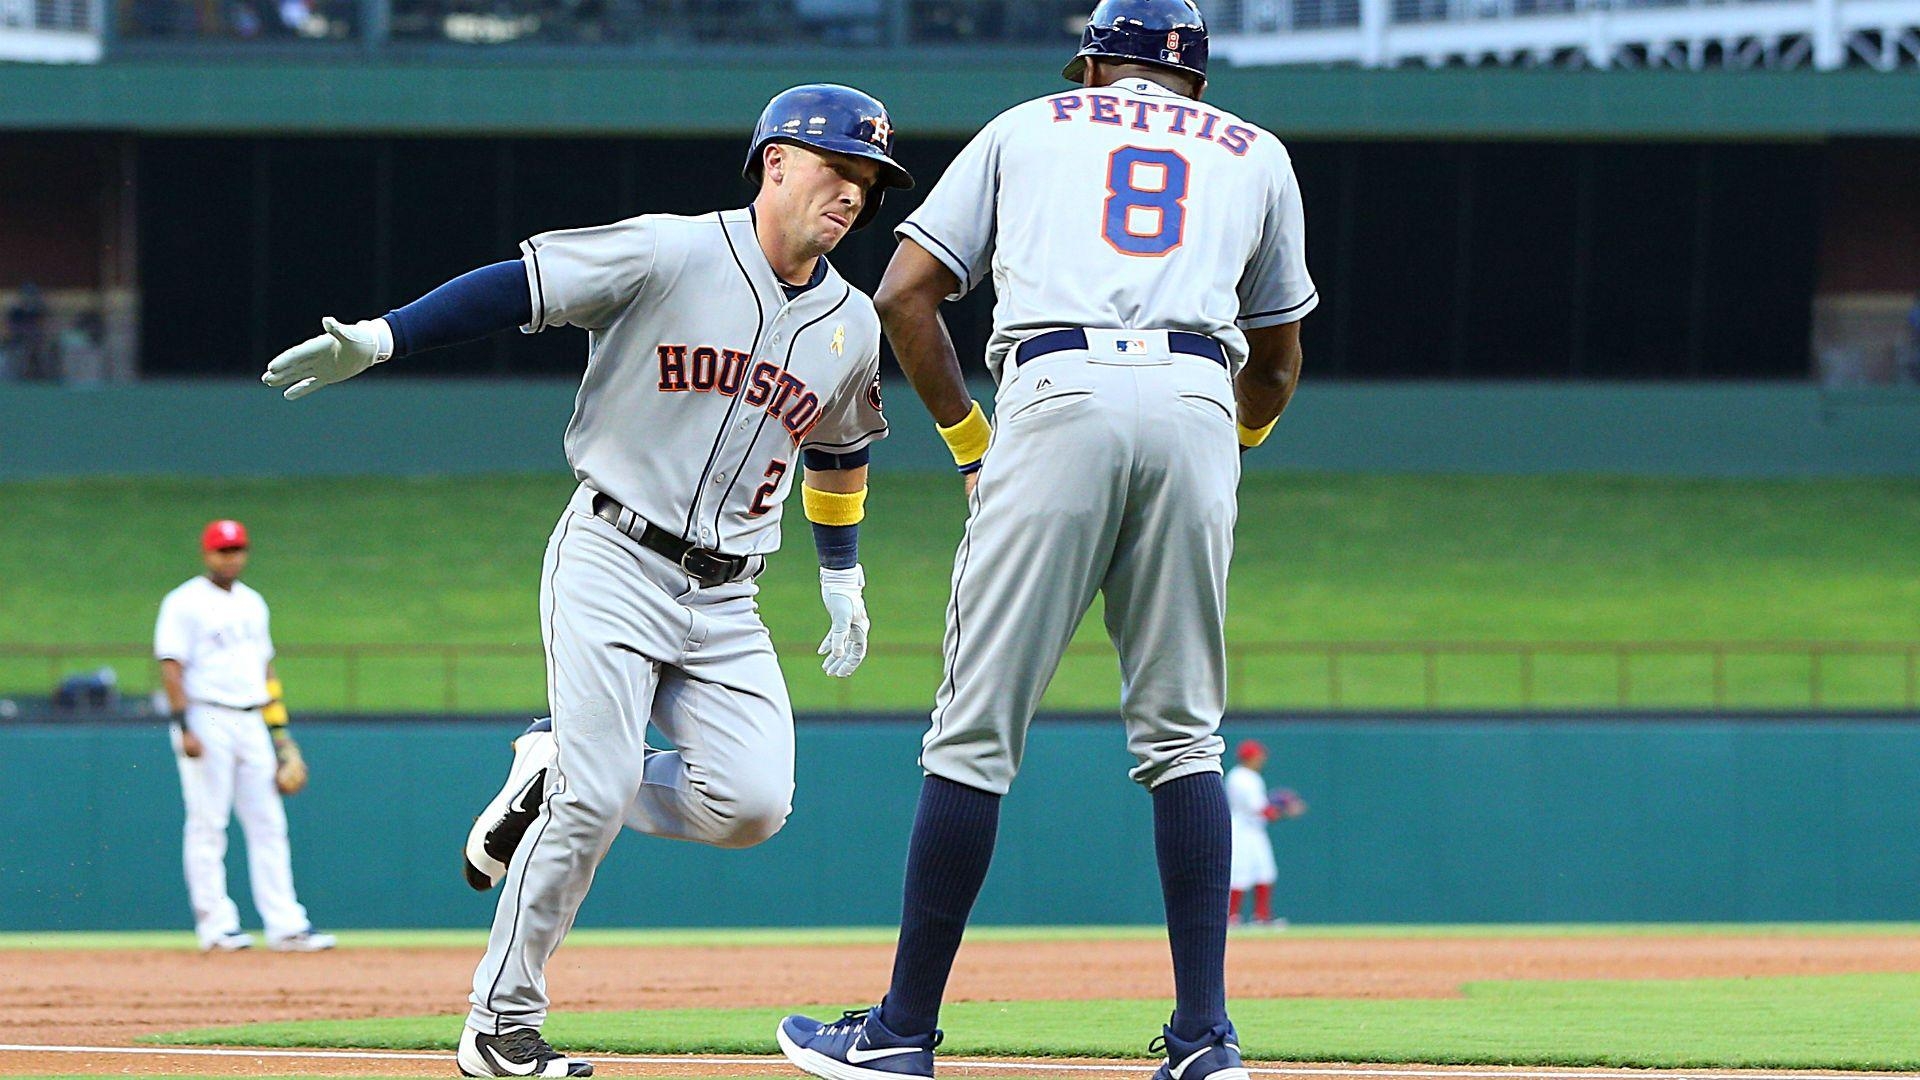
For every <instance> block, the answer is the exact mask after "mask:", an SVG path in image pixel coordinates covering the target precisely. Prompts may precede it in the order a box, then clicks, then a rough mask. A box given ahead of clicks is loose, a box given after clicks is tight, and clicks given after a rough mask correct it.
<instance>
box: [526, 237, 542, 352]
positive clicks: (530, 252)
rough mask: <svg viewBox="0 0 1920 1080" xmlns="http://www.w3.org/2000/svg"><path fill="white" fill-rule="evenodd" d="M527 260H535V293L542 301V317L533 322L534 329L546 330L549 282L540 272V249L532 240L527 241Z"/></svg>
mask: <svg viewBox="0 0 1920 1080" xmlns="http://www.w3.org/2000/svg"><path fill="white" fill-rule="evenodd" d="M527 258H529V259H532V260H533V291H534V295H535V298H536V299H538V300H539V301H540V317H539V318H537V319H535V320H533V328H534V329H535V330H545V329H546V328H547V280H546V275H545V274H542V273H541V272H540V249H539V248H537V247H535V246H534V244H533V241H531V240H529V241H527Z"/></svg>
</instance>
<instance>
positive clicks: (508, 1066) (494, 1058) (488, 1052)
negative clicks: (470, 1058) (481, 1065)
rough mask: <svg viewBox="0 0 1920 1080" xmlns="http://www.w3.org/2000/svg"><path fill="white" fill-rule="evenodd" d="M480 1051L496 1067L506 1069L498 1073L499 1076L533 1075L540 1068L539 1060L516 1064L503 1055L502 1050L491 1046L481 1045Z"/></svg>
mask: <svg viewBox="0 0 1920 1080" xmlns="http://www.w3.org/2000/svg"><path fill="white" fill-rule="evenodd" d="M480 1053H481V1055H482V1056H484V1057H486V1058H487V1059H488V1060H489V1061H490V1062H491V1063H492V1065H493V1067H494V1068H495V1069H503V1070H505V1071H504V1072H499V1073H496V1075H499V1076H532V1075H533V1074H534V1072H535V1071H536V1070H538V1069H539V1068H540V1063H539V1062H538V1061H529V1062H527V1063H526V1064H525V1065H515V1064H514V1063H513V1062H511V1061H508V1060H507V1059H506V1058H503V1057H501V1056H500V1052H499V1051H497V1050H495V1049H494V1048H493V1047H491V1046H482V1047H480Z"/></svg>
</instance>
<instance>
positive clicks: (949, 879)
mask: <svg viewBox="0 0 1920 1080" xmlns="http://www.w3.org/2000/svg"><path fill="white" fill-rule="evenodd" d="M999 831H1000V796H998V795H995V794H993V793H992V792H987V791H981V790H980V789H979V788H971V787H968V786H966V785H965V784H956V783H954V782H953V781H951V780H947V779H944V778H942V777H938V776H929V777H927V778H926V779H925V780H924V781H922V782H921V784H920V807H919V809H918V810H916V811H915V812H914V815H913V839H912V841H911V842H909V844H908V846H907V881H906V887H905V888H904V889H903V890H902V896H901V901H900V943H899V945H898V946H897V947H896V948H895V949H894V953H893V984H892V986H891V987H889V988H888V990H887V997H886V1000H885V1001H882V1002H881V1003H880V1006H879V1008H878V1010H876V1011H878V1012H880V1013H881V1014H883V1018H884V1019H885V1021H886V1023H887V1026H888V1027H889V1028H890V1029H892V1030H894V1031H897V1032H901V1033H904V1034H909V1035H918V1034H923V1033H926V1032H930V1031H932V1030H934V1026H935V1025H936V1024H938V1023H939V1021H940V999H941V998H943V997H945V996H946V993H947V976H949V975H951V974H952V973H953V957H954V954H956V953H958V952H959V951H960V936H961V935H962V934H963V933H965V932H966V929H967V917H968V916H969V915H971V914H973V903H974V901H975V900H977V899H979V897H980V886H981V884H982V883H984V882H985V881H986V880H987V866H988V864H989V863H991V862H992V861H993V844H994V840H995V838H996V837H997V836H998V834H999Z"/></svg>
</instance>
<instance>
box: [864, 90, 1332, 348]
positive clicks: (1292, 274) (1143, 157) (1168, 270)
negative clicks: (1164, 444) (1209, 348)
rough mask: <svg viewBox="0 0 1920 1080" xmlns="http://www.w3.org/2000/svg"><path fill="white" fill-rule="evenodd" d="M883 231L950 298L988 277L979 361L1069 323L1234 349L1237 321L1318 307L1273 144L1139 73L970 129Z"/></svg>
mask: <svg viewBox="0 0 1920 1080" xmlns="http://www.w3.org/2000/svg"><path fill="white" fill-rule="evenodd" d="M896 231H897V232H898V234H899V235H900V236H902V237H905V238H907V239H910V240H912V241H914V242H915V243H917V244H919V245H920V246H921V247H924V248H926V249H927V251H928V252H930V253H932V255H933V256H934V257H935V258H937V259H939V260H940V261H941V262H942V263H944V264H945V265H946V267H947V269H949V270H952V271H953V273H954V275H955V276H956V277H958V278H959V279H960V293H956V294H955V295H954V297H953V298H954V299H958V298H959V296H960V294H961V293H965V292H967V291H969V290H971V289H972V288H973V287H974V286H975V285H978V284H979V283H980V281H981V280H982V279H983V278H985V277H986V275H987V274H988V272H989V271H991V272H992V274H993V290H994V295H995V297H996V303H995V304H994V309H993V338H992V341H991V342H990V343H989V344H988V346H987V365H988V367H989V368H990V369H991V370H992V371H993V373H994V376H995V377H996V378H998V377H999V375H1000V372H1001V365H1002V364H1003V362H1004V361H1005V357H1006V353H1007V350H1008V349H1009V348H1011V347H1012V346H1013V344H1014V343H1015V342H1017V341H1019V340H1020V339H1022V338H1026V337H1031V336H1032V335H1034V334H1036V333H1039V332H1040V331H1043V330H1051V329H1057V328H1061V327H1070V326H1094V327H1110V328H1114V329H1121V328H1129V327H1131V328H1140V329H1158V330H1190V331H1193V332H1194V333H1198V334H1206V335H1208V336H1209V337H1212V338H1215V339H1217V340H1218V341H1219V342H1220V343H1221V344H1222V345H1224V346H1226V349H1227V353H1228V356H1229V358H1230V359H1231V360H1232V362H1233V365H1234V370H1236V371H1237V370H1239V365H1240V364H1241V363H1242V362H1243V361H1244V360H1245V359H1246V353H1247V339H1246V335H1245V334H1244V333H1242V332H1241V331H1242V330H1243V329H1252V328H1255V327H1261V326H1273V325H1277V324H1280V323H1288V322H1294V321H1296V320H1298V319H1300V318H1302V317H1304V316H1305V315H1306V314H1307V312H1309V311H1312V310H1313V308H1314V305H1315V304H1316V303H1318V301H1319V295H1318V294H1317V293H1316V292H1315V291H1314V287H1313V279H1312V278H1311V277H1309V276H1308V274H1307V262H1306V247H1305V233H1304V225H1303V222H1302V214H1301V208H1300V187H1299V184H1298V183H1296V182H1295V180H1294V175H1293V160H1292V158H1290V157H1289V156H1288V155H1287V151H1286V148H1285V147H1284V146H1282V145H1280V140H1279V139H1277V138H1274V137H1273V135H1271V134H1270V133H1268V132H1267V131H1265V130H1263V129H1261V128H1260V127H1259V126H1258V125H1255V124H1250V123H1248V122H1247V121H1245V120H1242V119H1240V118H1239V117H1237V116H1235V115H1233V114H1232V113H1230V112H1227V111H1226V110H1225V109H1222V108H1219V107H1218V106H1215V105H1209V104H1205V103H1203V102H1199V101H1194V100H1192V99H1190V98H1185V97H1182V96H1180V95H1178V94H1176V93H1174V92H1173V91H1171V90H1168V89H1166V88H1165V87H1162V86H1160V85H1158V84H1157V83H1154V82H1151V81H1149V80H1146V79H1127V80H1124V81H1122V82H1118V83H1115V84H1113V85H1112V86H1106V87H1102V88H1100V89H1098V90H1074V91H1070V92H1067V93H1061V94H1052V95H1049V96H1047V97H1043V98H1037V99H1035V100H1033V101H1028V102H1024V103H1022V104H1020V105H1016V106H1014V107H1013V108H1011V109H1008V110H1007V111H1006V112H1004V113H1001V114H1000V115H999V116H998V117H995V118H994V119H993V120H992V121H991V122H990V123H988V124H987V126H986V127H985V128H982V129H981V131H980V133H979V134H978V135H976V136H974V139H973V141H972V142H970V143H968V144H967V147H966V149H964V150H962V151H961V152H960V156H959V157H958V158H956V159H954V162H953V164H952V165H951V166H950V167H948V169H947V171H946V172H945V173H944V174H943V175H942V176H941V177H940V182H939V183H938V184H936V185H935V186H934V188H933V190H932V191H931V192H930V193H928V195H927V199H926V201H925V202H924V203H922V204H921V205H920V207H919V209H917V210H915V211H914V212H913V213H912V214H911V215H909V216H908V217H907V220H906V221H905V222H903V223H902V224H901V226H900V227H899V229H898V230H896Z"/></svg>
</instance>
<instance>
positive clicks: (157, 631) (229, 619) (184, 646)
mask: <svg viewBox="0 0 1920 1080" xmlns="http://www.w3.org/2000/svg"><path fill="white" fill-rule="evenodd" d="M200 546H201V553H202V557H203V559H204V560H205V562H206V566H207V572H206V573H205V574H201V575H198V576H196V577H193V578H191V579H189V580H188V581H187V582H185V583H184V584H182V585H181V586H180V587H179V588H176V589H174V590H173V591H172V592H170V593H168V594H167V596H166V599H164V600H162V601H161V602H160V617H159V619H158V620H157V621H156V622H155V624H154V628H153V654H154V657H155V659H157V660H158V661H159V662H160V670H161V681H162V684H163V686H164V688H165V691H166V694H167V698H168V708H169V710H170V711H171V713H172V717H173V725H172V726H171V728H170V729H169V735H170V736H171V738H172V740H173V751H174V757H175V759H176V760H177V762H178V764H179V767H180V795H181V798H182V801H183V802H185V804H186V826H185V829H184V833H183V836H182V839H181V861H182V863H183V864H184V868H185V870H186V877H187V895H188V898H189V900H191V901H192V904H193V921H194V934H195V935H196V936H197V937H198V938H199V940H200V948H201V949H203V950H208V951H215V950H217V951H221V952H231V951H233V950H236V949H244V948H248V947H249V946H251V945H252V944H253V936H252V935H250V934H244V933H242V932H241V930H240V912H239V909H238V908H236V907H235V906H234V903H233V898H232V897H231V896H229V895H228V894H227V863H226V858H227V827H228V825H229V823H230V822H231V821H232V819H233V817H234V815H236V814H237V815H238V816H239V818H240V828H241V831H242V832H243V833H244V834H245V836H246V843H247V876H248V882H249V884H250V886H251V887H252V890H253V906H254V907H255V908H256V909H258V910H259V912H260V918H261V919H262V920H263V921H264V922H265V923H266V933H267V945H268V946H269V947H270V948H273V949H278V950H282V951H288V952H312V951H316V950H320V949H329V948H332V947H333V944H334V940H333V936H332V935H331V934H316V933H314V932H313V928H312V926H311V925H310V924H309V923H308V921H307V909H306V908H304V907H302V906H301V905H300V901H299V899H298V898H297V897H296V896H295V895H294V890H293V856H292V849H291V847H290V845H289V844H288V841H287V814H286V808H285V807H284V806H282V805H281V802H280V786H279V785H280V782H281V776H282V768H283V764H285V763H286V761H288V760H291V759H292V758H297V756H298V754H299V750H298V749H297V748H291V749H290V747H291V740H290V739H289V738H288V737H287V736H286V734H285V731H286V728H285V724H286V711H285V707H284V706H281V707H280V708H278V709H277V710H276V715H275V719H277V721H278V723H276V724H274V730H273V733H271V734H270V733H269V731H268V722H267V719H266V718H265V717H263V715H262V714H263V713H264V712H266V711H267V710H268V709H269V708H270V707H272V706H274V705H276V704H277V701H278V698H279V694H278V693H277V692H275V691H274V690H272V689H270V686H275V685H277V680H275V679H274V677H273V636H272V634H271V633H269V631H268V628H267V602H266V601H265V600H264V599H262V598H261V596H260V594H259V593H258V592H255V591H254V590H253V589H251V588H249V587H248V586H247V585H246V584H244V583H243V582H241V581H240V580H239V577H240V573H241V571H242V570H243V569H244V568H245V567H246V562H247V550H248V549H247V533H246V529H245V528H244V527H242V526H241V524H240V523H239V522H237V521H228V520H222V521H215V522H213V523H211V524H209V525H208V526H207V527H206V529H205V531H204V532H203V533H202V534H201V542H200ZM276 743H279V744H280V745H279V746H276ZM283 759H285V760H283ZM300 776H301V783H302V784H304V782H305V781H304V778H305V768H304V765H302V766H301V768H300Z"/></svg>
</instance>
